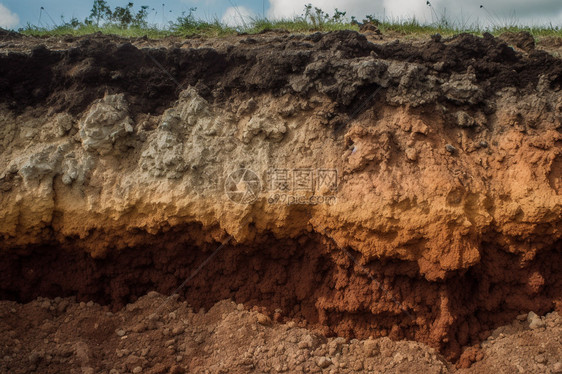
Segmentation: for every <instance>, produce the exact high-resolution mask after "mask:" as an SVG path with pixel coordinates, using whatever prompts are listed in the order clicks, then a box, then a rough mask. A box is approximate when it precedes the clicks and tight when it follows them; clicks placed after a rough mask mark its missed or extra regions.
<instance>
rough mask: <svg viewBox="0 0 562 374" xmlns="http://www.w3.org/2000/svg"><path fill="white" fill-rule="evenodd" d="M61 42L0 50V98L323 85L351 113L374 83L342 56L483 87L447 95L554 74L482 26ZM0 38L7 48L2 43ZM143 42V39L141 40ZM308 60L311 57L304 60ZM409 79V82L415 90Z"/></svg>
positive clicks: (546, 62) (534, 54) (29, 102)
mask: <svg viewBox="0 0 562 374" xmlns="http://www.w3.org/2000/svg"><path fill="white" fill-rule="evenodd" d="M65 43H67V44H69V45H67V46H66V47H65V49H63V50H56V49H54V48H51V49H48V48H46V47H45V46H44V45H40V44H39V43H38V41H36V40H33V41H32V43H30V44H33V45H35V47H33V48H32V49H31V50H30V51H29V52H8V53H4V54H2V55H0V92H1V93H0V102H6V103H9V105H10V108H11V109H13V110H23V109H24V108H26V107H28V106H42V107H49V108H50V111H52V112H60V111H68V112H70V113H73V114H76V113H79V112H81V111H83V110H84V109H85V108H86V107H87V106H88V105H89V104H90V103H91V102H92V101H94V100H95V99H98V98H101V97H103V95H104V94H105V93H106V92H109V93H117V92H118V93H123V92H124V93H126V95H127V97H128V98H129V100H130V102H131V107H132V108H131V109H132V111H133V112H135V113H137V112H142V113H160V112H161V111H162V110H163V109H164V108H166V107H168V106H169V104H170V103H171V102H173V101H174V100H176V99H177V97H178V94H179V92H180V91H181V89H183V88H185V87H187V86H188V85H191V86H194V87H196V88H197V90H198V92H199V94H201V95H202V96H203V97H204V98H205V99H207V100H209V101H211V102H223V101H225V100H228V98H229V97H231V96H232V95H243V94H250V95H259V94H260V93H263V92H274V93H275V94H278V95H282V94H286V93H292V94H298V95H303V96H307V95H308V94H309V93H310V92H311V90H317V91H319V92H321V93H323V94H326V95H328V96H329V97H330V98H331V99H332V100H333V101H334V102H335V103H336V104H337V106H338V107H339V108H337V109H339V111H340V112H349V113H354V115H356V114H357V113H356V110H357V108H356V107H355V106H357V105H355V106H354V103H357V102H361V101H363V100H364V99H365V98H366V97H367V96H369V94H371V93H372V92H373V89H376V88H377V83H376V82H372V80H373V79H371V81H370V80H369V79H367V80H361V79H360V78H358V77H356V76H354V75H353V74H350V71H349V63H350V62H352V61H353V60H355V59H357V58H362V57H368V56H372V58H373V59H375V58H376V59H386V60H395V61H406V62H412V63H416V64H420V66H423V67H424V68H425V69H427V70H426V71H421V70H420V71H419V76H418V77H417V78H416V79H418V80H420V84H423V82H424V81H427V79H426V78H427V77H435V78H437V79H440V78H442V79H447V78H448V77H449V76H450V74H452V73H465V72H466V71H467V69H468V68H469V67H471V69H473V72H474V73H475V75H476V79H477V81H478V84H479V85H480V86H481V87H482V88H483V90H484V92H485V96H483V97H479V98H470V100H466V102H462V100H461V102H459V100H457V101H456V102H455V104H456V105H463V104H474V105H479V106H481V105H484V104H483V103H484V99H486V97H489V96H491V95H493V94H494V93H495V92H497V91H499V90H501V89H502V88H505V87H516V88H519V89H534V88H535V86H536V85H537V83H538V81H539V76H540V75H545V77H546V78H547V80H548V82H549V84H550V87H551V88H559V87H560V85H561V84H562V61H561V60H560V59H557V58H555V57H553V56H552V55H550V54H548V53H547V52H545V51H541V50H533V51H531V52H530V53H529V54H527V55H523V54H521V53H517V52H515V51H514V50H513V49H512V48H510V47H508V45H507V44H506V43H505V42H504V41H503V40H501V39H499V38H494V37H493V36H492V35H490V34H486V35H485V36H484V38H480V37H476V36H473V35H469V34H462V35H459V36H455V37H452V38H448V39H442V38H441V37H438V36H436V37H434V38H432V40H428V41H424V42H420V43H401V42H399V41H398V40H396V41H395V42H392V43H384V44H373V43H370V42H368V41H367V39H366V37H365V36H364V35H361V34H358V33H357V32H354V31H339V32H332V33H324V34H323V33H315V34H312V35H289V34H281V35H276V34H274V35H273V36H267V35H266V36H256V37H251V36H247V37H239V38H237V39H236V40H235V42H234V43H222V44H221V43H218V44H217V42H215V44H216V45H213V43H212V42H208V44H207V46H206V44H205V42H200V43H199V44H198V45H197V47H198V48H187V46H189V44H186V43H189V42H184V43H175V44H173V43H172V45H171V46H168V48H143V47H137V46H136V45H133V44H132V43H131V42H130V40H126V39H120V38H116V37H112V36H103V35H97V36H87V37H82V38H72V37H69V38H66V39H65ZM38 44H39V45H38ZM135 44H137V45H138V44H143V41H142V40H141V41H140V42H139V41H137V42H136V43H135ZM4 45H5V46H6V48H5V49H4V50H5V51H9V50H10V43H9V42H8V43H5V44H4ZM143 45H144V46H146V47H151V42H149V41H145V42H144V44H143ZM311 63H315V64H314V69H311V68H310V66H309V65H310V64H311ZM371 73H372V74H373V75H375V76H376V74H377V72H376V71H372V72H371ZM378 73H382V71H381V72H378ZM298 75H303V76H304V77H305V80H307V81H308V82H309V83H314V84H312V85H310V84H309V85H305V84H300V85H299V87H301V88H302V87H305V88H304V89H301V88H295V86H294V85H292V84H291V82H290V80H291V77H293V76H298ZM170 76H172V77H173V79H170ZM424 77H425V78H424ZM374 81H376V78H375V79H374ZM411 83H414V82H411ZM391 85H392V84H391ZM415 86H416V85H415V84H413V85H412V87H411V88H412V89H413V90H415V89H416V87H415ZM428 88H429V90H430V91H429V92H428V93H427V94H426V95H427V97H428V98H431V99H426V100H424V102H423V104H424V105H427V104H430V103H434V102H442V103H445V102H446V101H447V99H445V98H443V97H439V96H435V95H432V89H431V85H429V87H428ZM340 121H341V119H340Z"/></svg>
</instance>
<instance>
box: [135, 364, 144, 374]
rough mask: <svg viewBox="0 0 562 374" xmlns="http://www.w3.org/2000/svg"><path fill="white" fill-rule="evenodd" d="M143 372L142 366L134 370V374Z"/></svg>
mask: <svg viewBox="0 0 562 374" xmlns="http://www.w3.org/2000/svg"><path fill="white" fill-rule="evenodd" d="M141 371H142V368H141V367H140V366H137V367H135V368H134V369H133V374H138V373H140V372H141Z"/></svg>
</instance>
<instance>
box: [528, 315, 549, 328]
mask: <svg viewBox="0 0 562 374" xmlns="http://www.w3.org/2000/svg"><path fill="white" fill-rule="evenodd" d="M527 321H528V322H529V328H530V329H531V330H535V329H539V328H542V327H545V323H544V321H543V320H542V318H541V317H539V316H538V315H537V314H536V313H535V312H529V314H528V315H527Z"/></svg>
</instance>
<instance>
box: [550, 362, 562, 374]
mask: <svg viewBox="0 0 562 374" xmlns="http://www.w3.org/2000/svg"><path fill="white" fill-rule="evenodd" d="M552 372H553V373H554V374H560V373H562V362H557V363H555V364H554V365H552Z"/></svg>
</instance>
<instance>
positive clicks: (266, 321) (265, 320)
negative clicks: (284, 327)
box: [258, 313, 271, 326]
mask: <svg viewBox="0 0 562 374" xmlns="http://www.w3.org/2000/svg"><path fill="white" fill-rule="evenodd" d="M258 323H259V324H260V325H264V326H269V325H271V318H269V317H268V316H266V315H265V314H262V313H259V314H258Z"/></svg>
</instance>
